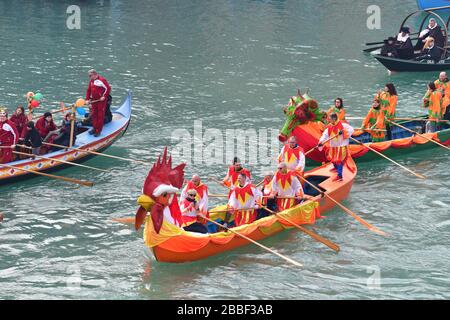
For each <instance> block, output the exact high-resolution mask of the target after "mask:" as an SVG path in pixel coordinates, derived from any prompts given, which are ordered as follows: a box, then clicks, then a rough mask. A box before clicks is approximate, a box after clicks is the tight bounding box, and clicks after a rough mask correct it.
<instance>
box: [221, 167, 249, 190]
mask: <svg viewBox="0 0 450 320" xmlns="http://www.w3.org/2000/svg"><path fill="white" fill-rule="evenodd" d="M241 173H243V174H245V175H246V176H247V178H248V179H247V180H248V181H247V182H250V179H251V174H250V171H248V170H247V169H244V168H242V169H241V170H240V171H236V170H234V166H230V167H229V168H228V176H229V177H230V178H229V180H228V181H225V185H226V186H228V187H231V186H236V185H237V184H238V177H239V174H241ZM230 180H231V183H230Z"/></svg>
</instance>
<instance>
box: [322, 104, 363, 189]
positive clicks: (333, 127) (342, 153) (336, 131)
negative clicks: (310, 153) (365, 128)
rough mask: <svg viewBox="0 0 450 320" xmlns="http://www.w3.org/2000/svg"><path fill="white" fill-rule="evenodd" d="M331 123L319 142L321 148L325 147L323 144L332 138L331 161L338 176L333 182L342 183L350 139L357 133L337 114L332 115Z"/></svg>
mask: <svg viewBox="0 0 450 320" xmlns="http://www.w3.org/2000/svg"><path fill="white" fill-rule="evenodd" d="M330 117H331V123H330V124H329V125H328V126H327V128H326V129H325V131H324V132H323V134H322V137H321V138H320V140H319V144H318V146H319V148H321V147H323V145H322V143H324V141H326V140H328V139H329V138H331V137H334V138H332V139H331V140H330V153H329V156H328V157H329V159H330V161H331V162H332V163H333V166H334V169H335V170H336V172H337V176H336V177H335V178H334V179H333V181H342V171H343V169H344V164H345V162H346V161H347V157H348V144H349V138H350V137H351V135H352V134H353V132H354V131H355V130H354V129H353V127H352V126H350V125H349V124H348V123H344V122H342V121H340V120H339V118H338V115H337V114H336V113H333V114H331V116H330Z"/></svg>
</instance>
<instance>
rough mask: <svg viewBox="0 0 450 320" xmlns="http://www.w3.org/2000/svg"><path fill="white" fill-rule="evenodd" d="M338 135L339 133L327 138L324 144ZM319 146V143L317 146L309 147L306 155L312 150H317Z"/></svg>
mask: <svg viewBox="0 0 450 320" xmlns="http://www.w3.org/2000/svg"><path fill="white" fill-rule="evenodd" d="M337 136H338V135H337V134H335V135H334V136H332V137H329V138H328V139H327V140H325V141H324V142H322V145H324V144H325V143H327V142H328V141H330V140H331V139H334V138H336V137H337ZM318 147H319V145H317V146H315V147H314V148H312V149H309V150H308V151H306V152H305V156H307V155H308V154H310V153H311V152H313V151H314V150H316V149H317V148H318Z"/></svg>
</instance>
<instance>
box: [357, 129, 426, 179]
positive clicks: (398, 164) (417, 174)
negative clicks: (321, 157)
mask: <svg viewBox="0 0 450 320" xmlns="http://www.w3.org/2000/svg"><path fill="white" fill-rule="evenodd" d="M350 139H352V140H353V141H355V142H356V143H358V144H360V145H362V146H364V147H365V148H367V149H369V150H370V151H372V152H374V153H376V154H378V155H379V156H380V157H383V158H385V159H386V160H389V161H390V162H392V163H394V164H396V165H397V166H399V167H400V168H402V169H404V170H406V171H408V172H409V173H412V174H413V175H415V176H416V177H418V178H420V179H426V177H425V176H423V175H421V174H420V173H416V172H414V171H412V170H411V169H408V168H406V167H405V166H402V165H401V164H400V163H398V162H397V161H394V160H392V159H391V158H389V157H387V156H385V155H384V154H382V153H381V152H379V151H377V150H375V149H373V148H371V147H369V146H368V145H366V144H364V143H362V142H361V141H359V140H356V139H355V138H353V137H350Z"/></svg>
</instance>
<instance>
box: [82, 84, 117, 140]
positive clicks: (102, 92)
mask: <svg viewBox="0 0 450 320" xmlns="http://www.w3.org/2000/svg"><path fill="white" fill-rule="evenodd" d="M110 92H111V87H110V85H109V83H108V81H106V79H105V78H103V77H101V76H98V78H97V79H95V80H91V81H89V85H88V88H87V91H86V100H91V101H93V100H99V99H100V98H101V97H104V98H105V100H104V101H98V102H95V103H93V104H92V116H91V120H92V126H93V127H94V130H95V132H96V133H100V132H101V131H102V129H103V124H104V121H105V112H106V104H107V100H108V95H109V94H110Z"/></svg>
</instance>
